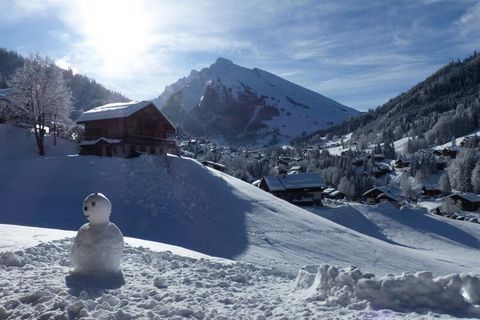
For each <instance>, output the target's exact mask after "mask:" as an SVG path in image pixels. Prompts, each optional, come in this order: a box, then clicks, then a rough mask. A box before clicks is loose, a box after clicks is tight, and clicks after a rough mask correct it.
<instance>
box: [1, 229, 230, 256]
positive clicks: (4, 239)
mask: <svg viewBox="0 0 480 320" xmlns="http://www.w3.org/2000/svg"><path fill="white" fill-rule="evenodd" d="M76 235H77V231H73V230H60V229H51V228H48V229H47V228H38V227H27V226H18V225H11V224H0V252H8V251H11V252H15V251H22V250H24V249H26V248H29V247H34V246H37V245H39V244H43V243H47V242H52V241H57V240H63V239H64V238H72V239H73V238H74V237H75V236H76ZM124 240H125V244H127V245H130V246H132V247H141V248H145V249H149V250H152V251H156V252H162V251H170V252H172V253H173V254H175V255H180V256H185V257H190V258H193V259H202V258H203V259H206V258H208V259H213V260H216V261H230V260H227V259H220V258H216V257H212V256H209V255H206V254H202V253H200V252H196V251H192V250H188V249H186V248H182V247H178V246H172V245H169V244H165V243H161V242H155V241H148V240H143V239H138V238H130V237H125V238H124Z"/></svg>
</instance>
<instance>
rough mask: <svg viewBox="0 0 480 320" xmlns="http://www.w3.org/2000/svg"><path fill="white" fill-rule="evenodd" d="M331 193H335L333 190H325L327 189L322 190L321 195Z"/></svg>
mask: <svg viewBox="0 0 480 320" xmlns="http://www.w3.org/2000/svg"><path fill="white" fill-rule="evenodd" d="M333 191H335V188H327V189H325V190H323V192H322V193H323V194H329V193H331V192H333Z"/></svg>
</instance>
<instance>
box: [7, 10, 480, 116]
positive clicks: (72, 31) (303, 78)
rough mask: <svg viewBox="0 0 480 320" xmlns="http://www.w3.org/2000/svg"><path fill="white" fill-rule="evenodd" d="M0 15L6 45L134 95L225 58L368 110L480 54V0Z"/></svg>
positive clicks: (147, 95) (154, 92)
mask: <svg viewBox="0 0 480 320" xmlns="http://www.w3.org/2000/svg"><path fill="white" fill-rule="evenodd" d="M0 12H1V13H2V18H1V19H0V47H3V48H6V49H10V50H15V51H17V52H19V53H20V54H22V55H25V56H28V55H30V54H32V53H40V54H42V55H47V56H49V57H51V58H52V59H54V60H55V61H56V63H57V64H58V65H59V66H61V67H63V68H68V67H70V68H72V69H73V70H74V71H75V72H78V73H81V74H84V75H87V76H89V77H91V78H94V79H95V80H97V81H98V82H100V83H102V84H104V85H105V86H106V87H108V88H110V89H113V90H116V91H119V92H121V93H123V94H125V95H126V96H128V97H129V98H132V99H152V98H155V97H157V96H158V95H159V94H160V93H161V92H162V91H163V89H164V88H165V86H166V85H169V84H171V83H173V82H175V81H176V80H178V79H179V78H181V77H184V76H187V75H188V74H189V73H190V71H191V70H192V69H196V70H200V69H202V68H205V67H208V66H209V65H211V64H212V63H214V62H215V60H216V58H217V57H224V58H227V59H229V60H232V61H233V62H234V63H236V64H238V65H241V66H244V67H248V68H254V67H257V68H260V69H263V70H266V71H269V72H272V73H274V74H277V75H279V76H281V77H283V78H285V79H287V80H289V81H292V82H294V83H297V84H299V85H301V86H304V87H306V88H309V89H311V90H314V91H317V92H319V93H321V94H323V95H325V96H327V97H330V98H332V99H334V100H337V101H338V102H340V103H343V104H345V105H347V106H350V107H354V108H356V109H359V110H367V109H368V108H374V107H376V106H378V105H381V104H383V103H384V102H386V101H388V100H389V99H391V98H393V97H395V96H396V95H398V94H400V93H402V92H404V91H407V90H408V89H409V88H410V87H411V86H413V85H415V84H416V83H418V82H419V81H422V80H424V79H425V78H426V77H428V76H429V75H430V74H432V73H433V72H434V71H435V70H437V69H438V68H440V67H441V66H443V65H445V64H447V63H448V62H450V61H452V60H457V59H464V58H466V57H468V56H469V55H471V54H472V53H473V52H474V51H475V50H477V51H480V50H479V49H480V1H479V0H476V1H473V0H452V1H450V0H417V1H414V0H378V1H366V0H363V1H360V0H355V1H354V0H342V1H334V0H332V1H320V0H317V1H302V0H296V1H293V0H292V1H282V0H262V1H260V0H258V1H250V0H242V1H227V0H223V1H220V0H216V1H214V0H212V1H208V0H205V1H197V0H191V1H183V0H176V1H153V0H152V1H149V0H135V1H133V0H130V1H127V0H112V1H110V0H43V1H42V0H26V1H10V0H2V1H0Z"/></svg>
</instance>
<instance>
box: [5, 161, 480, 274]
mask: <svg viewBox="0 0 480 320" xmlns="http://www.w3.org/2000/svg"><path fill="white" fill-rule="evenodd" d="M92 192H103V193H104V194H106V195H107V196H108V197H109V198H110V200H111V201H112V204H113V213H112V217H111V220H112V221H113V222H114V223H116V224H117V225H118V226H119V227H120V229H121V230H122V231H123V233H124V234H125V235H126V236H130V237H137V238H142V239H147V240H153V241H160V242H164V243H168V244H172V245H177V246H182V247H185V248H187V249H190V250H194V251H199V252H201V253H204V254H207V255H211V256H216V257H223V258H229V259H236V260H241V261H246V262H252V263H256V264H259V265H267V266H271V267H274V268H276V269H280V270H284V271H288V272H292V273H295V272H296V270H297V269H298V268H299V267H300V266H302V265H308V264H321V263H330V264H334V265H340V266H347V265H350V264H355V265H356V266H358V267H361V268H362V269H363V270H365V271H368V272H376V273H379V274H383V273H386V272H392V273H394V272H398V270H402V271H403V270H409V271H419V270H430V271H432V272H433V273H435V274H436V275H439V274H445V273H449V272H459V271H462V272H463V271H471V270H475V269H479V268H480V261H478V259H475V258H474V257H476V256H478V252H479V251H478V248H479V246H478V242H479V239H480V230H479V227H480V226H478V225H474V224H466V223H465V224H466V225H461V224H460V223H459V224H458V225H452V222H451V221H450V220H445V221H444V220H436V218H434V217H431V216H430V215H427V214H426V211H421V210H416V211H413V212H410V211H409V214H411V215H412V216H414V217H416V216H415V215H418V216H419V217H421V220H419V221H421V223H418V224H416V222H412V224H413V225H412V224H409V223H410V222H409V221H403V222H402V223H403V226H402V223H400V224H398V225H394V226H393V227H392V228H385V229H384V230H383V231H382V232H380V233H366V234H365V233H363V234H362V232H361V231H360V230H357V231H355V230H352V229H350V228H346V227H343V226H341V225H339V224H336V223H334V222H331V221H329V220H327V219H325V218H322V217H320V216H318V215H316V214H313V213H311V212H309V211H306V210H303V209H301V208H299V207H296V206H294V205H292V204H290V203H287V202H285V201H283V200H281V199H278V198H276V197H274V196H272V195H270V194H268V193H266V192H263V191H261V190H260V189H258V188H256V187H254V186H252V185H249V184H248V183H245V182H243V181H241V180H238V179H236V178H233V177H231V176H228V175H224V174H222V173H220V172H218V171H215V170H212V169H209V168H206V167H204V166H202V165H201V164H199V163H198V162H196V161H194V160H191V159H182V158H177V157H172V156H169V157H154V156H142V157H140V158H137V159H119V158H101V157H91V156H77V157H56V158H50V159H24V160H16V161H2V162H1V165H0V203H1V204H2V205H1V206H0V223H9V224H20V225H30V226H43V227H51V228H59V229H67V230H78V228H79V227H80V226H81V225H82V224H83V223H84V222H85V221H84V217H83V214H82V208H81V206H82V203H83V199H84V198H85V196H86V195H88V194H90V193H92ZM369 208H370V207H364V209H362V210H370V209H369ZM331 210H334V209H331ZM342 210H344V209H339V211H338V214H339V215H342V214H344V213H343V211H342ZM349 210H359V209H356V208H353V209H349ZM381 211H382V212H383V214H384V215H388V214H389V212H390V211H391V212H393V213H394V214H401V213H402V211H400V213H398V210H397V209H395V208H393V207H387V208H383V207H382V208H381ZM419 219H420V218H419ZM367 220H368V219H367ZM414 221H416V220H414ZM429 224H435V228H434V229H432V230H430V229H423V230H425V231H426V232H428V233H429V234H430V236H431V237H430V238H431V239H430V245H429V248H428V252H427V251H426V250H425V247H424V244H422V243H416V242H413V243H412V242H411V241H409V240H408V239H411V238H412V236H413V235H415V233H413V231H415V230H416V229H421V230H422V228H425V227H424V225H429ZM350 227H351V226H350ZM372 228H373V229H378V227H375V226H372ZM401 228H403V229H401ZM353 229H355V228H353ZM397 229H400V230H404V231H405V234H404V236H403V237H397V236H395V238H392V237H393V235H394V232H396V230H397ZM445 230H446V231H445ZM358 231H360V232H358ZM457 253H460V254H457ZM453 255H455V256H457V258H456V259H451V257H452V256H453Z"/></svg>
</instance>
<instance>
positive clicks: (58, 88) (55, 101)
mask: <svg viewBox="0 0 480 320" xmlns="http://www.w3.org/2000/svg"><path fill="white" fill-rule="evenodd" d="M10 86H11V87H12V89H13V94H12V103H13V106H14V110H13V112H15V113H16V114H18V115H19V116H20V117H22V118H25V119H26V121H28V123H29V125H31V127H32V128H33V130H34V132H35V139H36V142H37V146H38V153H39V154H40V155H41V156H43V155H45V145H44V135H45V129H46V124H49V121H50V122H53V123H54V128H55V130H54V131H56V123H57V122H58V121H62V120H63V121H68V116H69V115H70V112H71V110H72V96H71V94H70V91H69V90H68V88H67V87H66V85H65V82H64V80H63V75H62V72H61V70H60V69H59V68H58V67H57V66H55V64H54V63H53V61H52V60H51V59H49V58H47V57H42V56H40V55H38V54H36V55H33V56H31V57H30V58H29V59H27V60H26V61H25V65H24V66H23V68H21V69H18V70H17V71H16V72H15V74H14V75H13V77H12V79H11V81H10ZM54 134H55V138H56V132H55V133H54Z"/></svg>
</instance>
